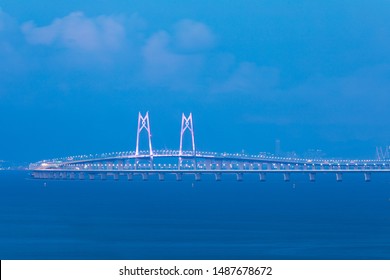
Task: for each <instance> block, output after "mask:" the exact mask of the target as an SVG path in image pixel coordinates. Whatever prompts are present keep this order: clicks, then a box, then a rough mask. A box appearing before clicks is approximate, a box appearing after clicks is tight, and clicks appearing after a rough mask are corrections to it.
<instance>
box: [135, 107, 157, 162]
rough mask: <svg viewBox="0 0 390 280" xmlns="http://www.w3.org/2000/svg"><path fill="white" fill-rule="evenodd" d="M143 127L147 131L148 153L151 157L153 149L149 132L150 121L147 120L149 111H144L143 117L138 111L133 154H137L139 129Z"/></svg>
mask: <svg viewBox="0 0 390 280" xmlns="http://www.w3.org/2000/svg"><path fill="white" fill-rule="evenodd" d="M143 129H145V130H146V132H147V133H148V141H149V155H150V157H151V158H152V157H153V149H152V133H151V132H150V122H149V112H146V114H145V117H143V116H142V115H141V113H140V112H139V113H138V128H137V145H136V147H135V155H136V156H138V155H139V135H140V133H141V131H142V130H143Z"/></svg>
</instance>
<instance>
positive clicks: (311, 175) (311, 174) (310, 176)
mask: <svg viewBox="0 0 390 280" xmlns="http://www.w3.org/2000/svg"><path fill="white" fill-rule="evenodd" d="M309 180H310V182H315V181H316V174H315V173H309Z"/></svg>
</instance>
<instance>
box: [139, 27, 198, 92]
mask: <svg viewBox="0 0 390 280" xmlns="http://www.w3.org/2000/svg"><path fill="white" fill-rule="evenodd" d="M171 41H172V37H171V36H170V35H169V34H168V33H167V32H165V31H160V32H157V33H155V34H153V35H152V36H151V37H150V38H149V39H148V40H147V42H146V44H145V46H144V48H143V50H142V54H143V58H144V69H143V72H144V75H145V78H146V79H147V80H148V81H150V82H152V83H154V84H157V85H163V86H168V87H170V88H171V89H182V88H185V87H187V86H194V84H192V83H193V82H194V80H195V79H196V78H197V73H198V71H199V70H200V68H201V66H202V64H203V58H202V56H201V55H190V54H178V53H175V52H174V51H172V49H171ZM187 89H188V88H187Z"/></svg>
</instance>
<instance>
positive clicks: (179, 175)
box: [176, 173, 183, 181]
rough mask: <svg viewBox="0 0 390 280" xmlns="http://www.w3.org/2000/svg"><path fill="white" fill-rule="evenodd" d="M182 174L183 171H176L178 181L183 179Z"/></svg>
mask: <svg viewBox="0 0 390 280" xmlns="http://www.w3.org/2000/svg"><path fill="white" fill-rule="evenodd" d="M182 177H183V176H182V174H181V173H176V181H181V180H182Z"/></svg>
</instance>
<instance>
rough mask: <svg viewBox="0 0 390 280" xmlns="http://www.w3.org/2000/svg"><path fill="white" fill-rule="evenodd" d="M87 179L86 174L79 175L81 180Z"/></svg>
mask: <svg viewBox="0 0 390 280" xmlns="http://www.w3.org/2000/svg"><path fill="white" fill-rule="evenodd" d="M84 179H85V174H84V172H80V173H79V180H84Z"/></svg>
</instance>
